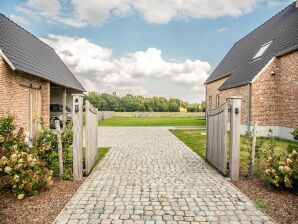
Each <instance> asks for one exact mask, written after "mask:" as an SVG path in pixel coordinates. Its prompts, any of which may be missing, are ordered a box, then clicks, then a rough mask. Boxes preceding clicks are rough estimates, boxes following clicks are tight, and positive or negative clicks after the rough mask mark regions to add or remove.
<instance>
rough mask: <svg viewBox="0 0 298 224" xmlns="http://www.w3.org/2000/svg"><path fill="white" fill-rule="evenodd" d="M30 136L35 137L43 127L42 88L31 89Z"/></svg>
mask: <svg viewBox="0 0 298 224" xmlns="http://www.w3.org/2000/svg"><path fill="white" fill-rule="evenodd" d="M29 116H30V138H31V139H34V138H35V136H36V132H37V131H38V130H40V129H41V127H40V118H41V117H42V115H41V90H40V89H33V88H31V89H30V115H29Z"/></svg>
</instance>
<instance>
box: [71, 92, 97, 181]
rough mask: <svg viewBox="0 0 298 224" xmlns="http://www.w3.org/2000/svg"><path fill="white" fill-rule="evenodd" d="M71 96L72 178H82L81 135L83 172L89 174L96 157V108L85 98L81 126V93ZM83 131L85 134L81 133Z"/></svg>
mask: <svg viewBox="0 0 298 224" xmlns="http://www.w3.org/2000/svg"><path fill="white" fill-rule="evenodd" d="M72 96H73V179H74V180H81V179H82V178H83V136H85V143H86V147H85V154H84V155H85V173H86V174H89V173H90V171H91V170H92V168H93V166H94V162H95V161H96V158H97V150H98V144H97V139H98V135H97V129H98V123H97V121H98V120H97V117H98V114H97V109H96V108H95V107H94V106H92V104H91V103H90V102H89V101H88V100H86V105H85V115H86V122H85V128H84V127H83V97H84V95H83V94H72ZM83 132H84V133H85V135H83Z"/></svg>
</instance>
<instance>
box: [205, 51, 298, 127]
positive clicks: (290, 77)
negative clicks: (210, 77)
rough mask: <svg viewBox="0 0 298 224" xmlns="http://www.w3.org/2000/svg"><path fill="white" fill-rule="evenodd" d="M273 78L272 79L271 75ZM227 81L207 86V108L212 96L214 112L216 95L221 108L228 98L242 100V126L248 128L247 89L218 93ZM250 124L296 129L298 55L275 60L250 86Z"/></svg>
mask: <svg viewBox="0 0 298 224" xmlns="http://www.w3.org/2000/svg"><path fill="white" fill-rule="evenodd" d="M272 70H274V71H275V73H276V74H275V75H271V71H272ZM226 79H227V77H226V78H222V79H220V80H217V81H215V82H212V83H210V84H208V85H207V86H206V105H207V108H209V96H212V109H215V108H216V95H217V94H219V96H220V105H221V104H223V103H224V102H225V101H226V99H227V98H228V97H229V96H242V106H241V124H248V93H249V87H248V85H245V86H241V87H236V88H232V89H227V90H223V91H218V88H219V86H220V85H221V84H222V83H223V82H224V81H225V80H226ZM251 97H252V99H251V100H252V111H251V113H252V114H251V115H252V120H253V121H254V122H255V121H258V125H259V126H281V127H287V128H296V127H298V116H297V114H298V52H297V51H295V52H292V53H290V54H287V55H284V56H282V57H279V58H276V59H275V60H273V62H272V63H270V64H269V65H268V66H267V67H266V68H265V69H264V71H263V72H262V73H261V74H260V75H259V76H258V77H257V78H256V80H255V81H254V82H253V84H252V96H251Z"/></svg>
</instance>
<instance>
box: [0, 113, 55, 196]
mask: <svg viewBox="0 0 298 224" xmlns="http://www.w3.org/2000/svg"><path fill="white" fill-rule="evenodd" d="M49 146H50V144H45V145H41V147H40V148H38V149H34V148H29V147H28V145H27V144H26V143H25V135H24V129H23V128H20V129H19V130H18V131H16V126H15V124H14V119H13V117H12V116H10V115H7V116H5V117H0V174H1V175H2V176H5V178H6V179H7V180H8V183H9V184H10V185H11V187H12V192H13V194H14V195H15V196H17V197H18V199H23V198H24V197H25V196H26V195H33V194H36V193H37V192H38V191H39V190H41V189H42V188H44V187H48V186H50V185H52V183H53V180H52V174H53V172H52V171H51V170H49V169H47V168H46V166H45V163H44V162H43V161H42V160H40V159H39V157H38V155H37V154H36V153H35V151H39V150H47V149H48V148H49Z"/></svg>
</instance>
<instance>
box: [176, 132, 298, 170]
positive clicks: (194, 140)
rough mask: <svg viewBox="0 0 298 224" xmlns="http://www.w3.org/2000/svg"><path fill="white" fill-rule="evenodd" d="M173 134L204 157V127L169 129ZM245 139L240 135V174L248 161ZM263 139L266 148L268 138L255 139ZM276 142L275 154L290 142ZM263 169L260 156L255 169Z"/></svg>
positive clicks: (246, 168) (281, 140)
mask: <svg viewBox="0 0 298 224" xmlns="http://www.w3.org/2000/svg"><path fill="white" fill-rule="evenodd" d="M170 131H171V132H172V133H173V134H174V135H175V136H177V137H178V138H179V139H180V140H181V141H182V142H184V143H185V144H186V145H187V146H188V147H189V148H191V149H192V150H193V151H194V152H195V153H197V154H198V155H199V156H201V157H202V158H203V159H206V155H205V145H206V135H202V134H201V133H205V132H206V130H205V129H192V130H170ZM246 140H247V137H246V136H241V151H240V173H241V175H242V176H246V175H248V168H249V162H250V152H249V148H247V147H245V144H244V142H245V141H246ZM260 140H262V141H264V143H263V146H262V149H266V148H268V145H269V141H270V140H269V138H267V137H258V138H257V141H260ZM274 141H275V142H276V148H275V153H276V154H277V155H282V154H283V153H284V152H285V151H286V149H287V145H288V144H289V143H290V142H291V141H288V140H284V139H278V138H276V139H274ZM291 143H293V144H298V143H297V142H296V143H294V142H291ZM263 169H264V159H263V158H262V157H261V158H260V159H259V161H256V163H255V171H256V172H257V171H258V170H263Z"/></svg>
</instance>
